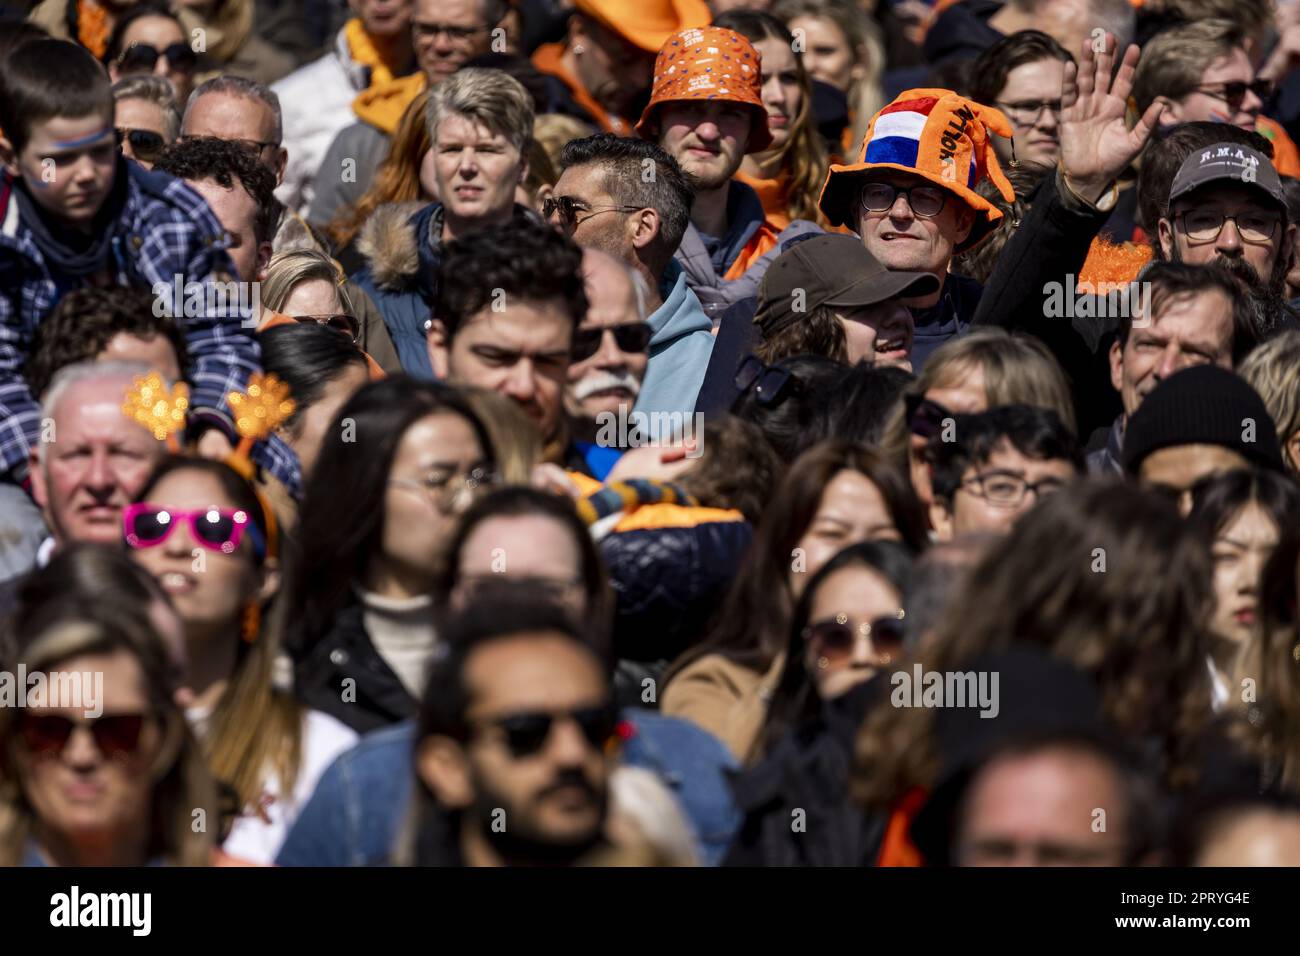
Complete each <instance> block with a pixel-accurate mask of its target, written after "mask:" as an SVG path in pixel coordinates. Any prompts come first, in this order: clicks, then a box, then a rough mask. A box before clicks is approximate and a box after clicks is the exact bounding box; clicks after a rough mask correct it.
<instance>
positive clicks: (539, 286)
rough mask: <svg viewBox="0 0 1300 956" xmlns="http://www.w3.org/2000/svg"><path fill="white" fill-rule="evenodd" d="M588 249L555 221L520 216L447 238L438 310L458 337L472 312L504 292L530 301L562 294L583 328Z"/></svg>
mask: <svg viewBox="0 0 1300 956" xmlns="http://www.w3.org/2000/svg"><path fill="white" fill-rule="evenodd" d="M581 269H582V250H581V249H579V248H578V246H577V245H576V244H575V243H574V242H573V241H572V240H571V239H569V238H568V237H567V236H564V235H561V234H560V233H559V232H556V231H555V230H554V229H551V228H550V227H549V226H544V225H541V224H539V223H534V222H531V221H524V222H520V221H519V220H518V219H515V220H512V221H511V222H509V223H506V224H503V225H499V226H492V227H490V228H488V229H484V230H483V231H481V232H475V233H473V234H471V235H468V236H465V237H464V238H463V239H456V240H453V241H451V242H449V243H447V244H446V245H445V246H444V247H443V251H442V265H441V268H440V269H439V271H438V292H437V299H436V304H435V307H434V313H433V314H434V315H435V316H437V317H438V319H439V320H440V321H441V322H442V323H443V325H444V326H445V327H446V329H447V341H448V342H450V341H451V340H452V339H454V338H455V337H456V333H457V332H458V331H459V330H460V327H461V325H462V324H463V323H465V322H466V321H467V320H468V319H469V318H470V317H471V316H473V315H474V314H475V313H477V312H479V311H480V310H482V309H484V308H487V307H488V306H490V305H492V304H494V303H495V301H496V300H497V298H498V297H499V296H500V295H502V294H504V295H505V296H506V297H507V298H508V297H510V296H518V297H519V298H521V299H526V300H528V301H530V302H539V301H544V300H547V299H561V300H563V302H564V304H565V305H566V306H567V307H568V310H569V313H570V314H571V315H572V316H573V326H574V328H577V327H578V324H579V323H580V322H582V320H583V319H584V318H586V316H587V293H586V292H585V291H584V289H583V280H582V272H581Z"/></svg>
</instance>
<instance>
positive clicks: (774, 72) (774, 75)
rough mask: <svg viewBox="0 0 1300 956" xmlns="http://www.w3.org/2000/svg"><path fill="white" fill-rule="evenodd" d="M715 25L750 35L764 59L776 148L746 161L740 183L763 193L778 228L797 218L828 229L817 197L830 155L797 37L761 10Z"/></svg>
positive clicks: (734, 12) (735, 14) (741, 13)
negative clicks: (819, 129) (819, 130)
mask: <svg viewBox="0 0 1300 956" xmlns="http://www.w3.org/2000/svg"><path fill="white" fill-rule="evenodd" d="M714 25H715V26H720V27H726V28H727V29H728V30H735V31H736V32H737V33H739V34H741V35H742V36H744V37H745V38H746V39H748V40H749V41H750V42H751V43H753V44H754V48H755V49H756V50H758V52H759V54H761V56H762V58H763V64H762V67H763V73H762V82H763V86H762V95H763V108H764V110H766V111H767V123H768V128H769V129H770V130H771V132H772V146H771V147H770V148H769V149H766V150H764V151H763V152H761V153H750V154H749V155H748V156H746V157H745V161H744V162H743V163H742V164H741V167H740V172H738V173H737V174H736V178H737V179H739V180H740V181H741V182H743V183H745V184H746V185H748V186H750V187H751V188H753V190H754V191H755V192H756V193H758V198H759V199H760V200H761V201H762V203H763V212H764V213H765V214H766V216H767V218H768V221H769V222H771V223H772V225H773V226H775V227H776V228H777V229H784V228H785V227H786V226H788V225H790V221H791V220H792V219H807V220H810V221H812V222H817V223H820V224H822V225H825V224H826V219H825V216H823V215H822V212H821V210H820V209H818V208H817V198H818V196H819V195H820V194H821V188H822V183H823V182H825V181H826V170H827V160H826V150H825V149H824V147H823V146H822V139H821V136H820V135H818V133H817V126H816V122H815V121H814V119H813V113H812V97H813V92H812V80H811V79H810V78H809V76H808V72H807V70H806V69H804V58H803V55H802V54H801V53H798V52H795V51H796V50H797V49H798V45H797V44H796V43H795V40H794V37H793V36H792V35H791V34H790V31H789V30H787V29H786V27H785V25H784V24H783V23H782V22H781V21H780V20H778V19H777V18H776V17H774V16H772V15H771V14H769V13H760V12H758V11H756V10H732V11H730V12H729V13H725V14H723V15H722V16H720V17H718V19H717V20H715V21H714Z"/></svg>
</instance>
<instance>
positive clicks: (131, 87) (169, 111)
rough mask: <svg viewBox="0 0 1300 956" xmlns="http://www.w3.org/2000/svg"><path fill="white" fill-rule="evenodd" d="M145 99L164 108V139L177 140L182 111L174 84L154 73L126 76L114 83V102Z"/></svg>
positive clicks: (179, 132) (179, 133)
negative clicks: (177, 100)
mask: <svg viewBox="0 0 1300 956" xmlns="http://www.w3.org/2000/svg"><path fill="white" fill-rule="evenodd" d="M122 100H144V101H145V102H147V103H152V104H153V105H154V106H156V107H158V108H159V109H160V110H162V116H163V127H164V129H163V139H165V140H166V141H167V142H168V143H174V142H176V137H178V136H180V135H181V111H180V109H179V108H178V107H177V106H176V94H175V93H174V92H173V90H172V85H171V83H170V82H168V81H167V80H166V79H164V78H163V77H161V76H154V75H153V74H147V75H136V76H124V77H122V79H120V80H118V81H117V82H116V83H114V84H113V102H114V103H120V102H121V101H122Z"/></svg>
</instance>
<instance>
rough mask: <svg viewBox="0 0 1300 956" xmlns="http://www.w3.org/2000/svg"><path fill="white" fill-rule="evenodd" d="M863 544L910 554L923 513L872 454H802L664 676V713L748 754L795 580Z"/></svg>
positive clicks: (920, 540) (846, 448)
mask: <svg viewBox="0 0 1300 956" xmlns="http://www.w3.org/2000/svg"><path fill="white" fill-rule="evenodd" d="M873 540H890V541H897V542H900V543H902V544H903V545H905V546H906V547H907V548H908V549H910V550H911V551H912V552H914V553H919V552H920V551H921V550H922V549H923V548H924V547H925V546H926V543H927V536H926V530H925V515H924V514H923V513H922V511H921V507H920V504H919V503H918V502H917V500H916V496H915V495H914V494H913V493H912V489H911V487H910V486H909V484H908V482H907V479H906V478H905V477H904V476H903V474H902V472H900V471H899V470H898V469H897V468H895V467H894V466H893V465H892V464H891V463H890V462H889V461H888V459H886V458H885V457H884V455H882V454H881V453H879V452H877V451H875V450H873V449H869V448H866V447H863V446H860V445H854V444H850V443H847V442H826V443H824V444H821V445H818V446H816V447H814V448H812V449H810V450H809V451H808V452H806V453H805V454H804V455H803V456H801V457H800V458H799V459H798V461H796V462H795V463H794V464H793V465H792V466H791V467H790V470H789V472H788V473H787V474H786V476H785V479H784V481H783V482H782V483H781V487H780V488H779V489H778V491H777V493H776V496H775V498H773V500H772V503H771V505H770V506H769V507H768V509H767V513H766V514H765V515H764V517H763V521H762V523H761V524H760V525H759V527H758V529H757V531H756V533H755V536H754V543H753V545H752V546H751V547H750V551H749V554H748V555H747V556H746V558H745V562H744V564H743V565H742V567H741V569H740V571H739V572H738V573H737V575H736V582H735V584H734V585H733V587H732V590H731V592H730V593H729V594H728V595H727V598H726V600H725V601H724V603H723V606H722V608H721V609H720V610H719V612H718V616H717V619H716V624H715V626H714V631H713V633H712V635H711V637H710V638H709V639H708V640H707V641H705V642H704V643H703V644H701V645H699V646H698V647H695V648H692V649H691V650H690V651H687V652H686V653H685V654H684V655H682V656H681V657H680V658H679V659H678V660H677V661H676V662H675V663H674V664H673V665H672V667H671V668H670V669H669V671H668V673H667V674H666V675H665V678H664V688H663V693H662V696H661V698H660V705H661V708H662V710H663V711H664V713H666V714H668V715H669V716H674V717H684V718H686V719H687V720H691V721H694V722H695V723H697V724H698V725H699V726H701V727H703V728H704V729H705V730H708V731H709V732H710V733H712V734H714V735H715V736H716V737H718V739H720V740H722V741H723V743H725V744H727V746H728V747H730V748H731V750H732V752H733V753H734V754H736V756H737V757H739V758H741V759H744V758H746V757H747V756H748V755H750V754H751V752H752V750H753V746H754V741H755V739H756V738H757V735H758V733H759V730H760V728H761V727H762V724H763V721H764V719H765V717H766V713H767V696H768V694H769V693H770V690H771V688H772V686H773V684H774V681H775V679H776V677H777V675H778V674H779V672H780V667H781V661H782V659H783V652H784V651H785V646H786V637H787V634H786V629H787V627H788V625H789V622H790V618H791V615H792V614H793V611H794V605H795V602H796V600H798V598H799V596H800V594H801V593H802V591H803V588H804V585H805V583H806V582H807V580H808V579H809V577H810V576H811V575H813V574H815V573H816V572H817V571H818V569H820V568H821V567H822V565H824V564H825V563H826V562H827V561H828V560H829V559H830V558H831V557H832V556H833V555H834V554H835V553H836V552H837V551H839V550H841V549H842V548H845V547H847V546H848V545H850V544H855V543H857V542H859V541H873Z"/></svg>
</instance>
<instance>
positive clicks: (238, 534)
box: [122, 502, 266, 558]
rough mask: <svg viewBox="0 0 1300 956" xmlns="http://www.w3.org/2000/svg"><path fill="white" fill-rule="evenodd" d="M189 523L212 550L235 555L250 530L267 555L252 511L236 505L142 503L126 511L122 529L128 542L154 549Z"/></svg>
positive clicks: (261, 554)
mask: <svg viewBox="0 0 1300 956" xmlns="http://www.w3.org/2000/svg"><path fill="white" fill-rule="evenodd" d="M181 522H188V523H189V526H190V534H191V536H192V537H193V538H194V540H195V541H197V542H198V543H199V544H200V545H202V546H203V547H205V548H207V549H208V550H209V551H220V552H222V553H223V554H233V553H234V552H235V550H236V549H237V548H238V547H239V542H240V541H242V540H243V538H244V533H245V532H248V534H249V536H250V537H251V538H252V540H253V548H254V550H255V551H256V552H257V556H258V557H259V558H261V557H264V556H265V555H266V542H265V540H263V538H262V533H261V532H260V531H259V530H258V529H257V525H255V524H253V521H252V519H251V518H250V517H249V516H248V512H246V511H243V510H241V509H236V508H202V509H199V510H197V511H178V510H176V509H174V508H165V507H163V506H162V505H154V504H148V503H147V502H138V503H136V504H133V505H127V506H126V508H125V509H124V510H123V511H122V530H123V533H124V534H125V536H126V543H127V544H129V545H130V546H131V547H133V548H152V547H155V546H157V545H160V544H162V543H163V542H164V541H166V540H167V539H168V538H169V537H171V533H172V531H173V530H175V528H176V527H177V525H179V524H181Z"/></svg>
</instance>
